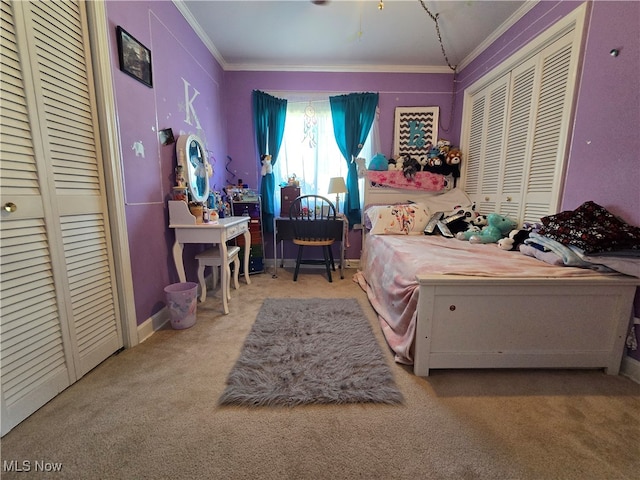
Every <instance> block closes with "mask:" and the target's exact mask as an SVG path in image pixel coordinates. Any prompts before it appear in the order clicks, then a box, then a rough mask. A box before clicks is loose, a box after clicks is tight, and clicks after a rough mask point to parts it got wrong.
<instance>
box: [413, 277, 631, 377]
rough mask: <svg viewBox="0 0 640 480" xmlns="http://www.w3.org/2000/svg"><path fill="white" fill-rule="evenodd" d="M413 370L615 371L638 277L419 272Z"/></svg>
mask: <svg viewBox="0 0 640 480" xmlns="http://www.w3.org/2000/svg"><path fill="white" fill-rule="evenodd" d="M417 279H418V282H419V284H420V293H419V298H418V320H417V326H416V339H415V356H414V358H415V360H414V373H415V374H416V375H419V376H427V375H429V370H430V369H433V368H436V369H437V368H605V369H606V372H607V373H608V374H612V375H616V374H617V373H618V371H619V369H620V363H621V360H622V353H623V350H624V339H625V335H626V332H627V329H628V326H629V321H630V318H631V314H632V306H633V298H634V294H635V290H636V287H637V286H638V285H640V279H637V278H633V277H618V276H610V277H608V276H601V277H576V278H562V279H553V278H537V279H525V278H489V277H471V276H458V275H425V276H420V275H419V276H418V277H417Z"/></svg>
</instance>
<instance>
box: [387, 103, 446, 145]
mask: <svg viewBox="0 0 640 480" xmlns="http://www.w3.org/2000/svg"><path fill="white" fill-rule="evenodd" d="M439 112H440V109H439V107H396V111H395V128H394V133H393V156H394V157H397V156H399V155H402V154H408V155H411V156H412V157H419V156H422V155H426V154H427V153H428V152H429V148H430V145H435V144H436V143H437V142H438V115H439Z"/></svg>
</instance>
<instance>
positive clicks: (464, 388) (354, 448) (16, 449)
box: [1, 270, 640, 480]
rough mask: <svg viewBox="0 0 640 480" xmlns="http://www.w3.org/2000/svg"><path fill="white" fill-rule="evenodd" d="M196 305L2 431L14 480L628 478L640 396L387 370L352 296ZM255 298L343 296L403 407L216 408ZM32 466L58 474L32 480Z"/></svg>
mask: <svg viewBox="0 0 640 480" xmlns="http://www.w3.org/2000/svg"><path fill="white" fill-rule="evenodd" d="M251 278H252V284H251V285H249V286H247V285H245V284H244V283H241V286H240V290H239V291H235V290H234V291H232V297H233V298H232V300H231V302H230V309H231V313H230V314H229V315H222V314H221V313H220V311H221V306H220V301H219V291H218V290H216V291H214V292H209V297H208V298H207V301H206V302H205V303H204V304H199V305H198V322H197V324H196V325H195V326H194V327H192V328H190V329H188V330H183V331H173V330H163V331H160V332H157V333H156V334H155V335H153V336H152V337H151V338H150V339H149V340H147V341H146V342H144V343H143V344H141V345H139V346H137V347H136V348H133V349H130V350H127V351H124V352H122V353H121V354H120V355H118V356H114V357H111V358H110V359H108V360H107V361H106V362H104V363H103V364H102V365H100V366H99V367H98V368H96V369H95V370H94V371H92V372H90V373H89V374H87V375H86V376H85V377H84V378H83V379H82V380H80V381H79V382H78V383H76V384H75V385H73V386H71V387H70V388H68V389H67V390H66V391H64V392H62V393H61V394H60V395H59V396H58V397H56V398H55V399H54V400H52V401H51V402H49V403H48V404H47V405H45V406H44V407H43V408H41V409H40V410H39V411H38V412H36V413H35V414H34V415H32V416H31V417H30V418H28V419H27V420H25V421H24V422H23V423H22V424H20V425H19V426H17V427H16V428H14V429H13V430H12V431H11V432H10V433H9V434H7V435H6V436H5V437H4V438H3V439H2V441H1V455H2V460H3V465H6V463H5V462H9V461H12V460H14V461H17V462H18V463H19V464H22V462H24V461H28V462H30V465H31V469H32V471H31V472H28V473H7V472H3V473H2V475H1V476H2V479H11V478H19V479H26V478H51V479H58V478H73V479H221V480H225V479H279V480H280V479H365V480H368V479H411V480H414V479H491V480H496V479H510V480H511V479H534V480H539V479H554V480H555V479H580V480H588V479H594V480H603V479H606V480H617V479H630V480H631V479H634V480H635V479H637V478H638V475H640V447H639V446H638V445H639V442H638V440H639V439H640V385H638V384H635V383H633V382H632V381H630V380H628V379H626V378H623V377H611V376H606V375H604V374H603V373H602V372H599V371H485V370H483V371H435V372H433V374H432V375H431V376H430V377H428V378H418V377H415V376H414V375H413V374H412V373H411V372H410V371H409V370H408V369H407V368H405V367H402V366H399V365H395V364H393V362H392V356H391V354H390V353H389V351H388V350H387V349H386V347H385V345H384V340H383V338H382V336H381V334H380V329H379V327H378V326H377V321H376V319H375V315H374V313H373V311H372V309H371V307H370V306H369V304H368V302H367V300H366V296H365V294H364V292H362V291H360V289H359V287H358V286H357V285H356V284H354V283H353V282H352V281H351V274H350V273H349V272H348V273H347V275H346V278H345V279H344V280H340V279H339V278H336V279H334V282H333V283H328V282H327V281H326V280H325V279H324V277H323V276H322V275H321V273H320V271H317V273H316V271H309V270H303V271H302V272H301V274H300V277H299V280H298V282H296V283H293V282H292V280H291V279H292V274H291V272H290V271H283V270H280V272H279V277H278V278H276V279H273V278H271V275H269V274H259V275H254V276H252V277H251ZM267 297H288V298H296V297H326V298H336V297H342V298H347V297H355V298H358V299H359V302H360V304H361V306H362V307H363V310H364V311H365V313H366V314H367V315H368V317H369V319H370V321H371V324H372V326H373V327H374V332H375V334H376V337H377V338H378V341H379V343H380V345H381V346H382V348H383V351H384V353H385V355H386V358H387V360H388V362H389V364H390V365H391V368H392V371H393V373H394V375H395V379H396V383H397V385H398V387H399V388H400V390H401V391H402V394H403V395H404V398H405V403H404V404H403V405H400V406H392V405H375V404H355V405H340V406H336V405H325V406H302V407H295V408H261V409H246V408H242V407H223V408H221V407H217V405H216V401H217V399H218V398H219V397H220V395H221V393H222V392H223V390H224V388H225V379H226V377H227V375H228V373H229V371H230V370H231V368H232V367H233V365H234V363H235V361H236V358H237V357H238V355H239V353H240V349H241V347H242V344H243V341H244V339H245V337H246V335H247V333H248V332H249V330H250V329H251V325H252V322H253V320H254V319H255V317H256V314H257V311H258V309H259V307H260V305H261V304H262V300H263V299H264V298H267ZM36 461H41V462H42V461H44V462H60V463H61V464H62V472H61V473H56V474H46V475H45V474H43V473H42V472H35V471H34V466H35V462H36Z"/></svg>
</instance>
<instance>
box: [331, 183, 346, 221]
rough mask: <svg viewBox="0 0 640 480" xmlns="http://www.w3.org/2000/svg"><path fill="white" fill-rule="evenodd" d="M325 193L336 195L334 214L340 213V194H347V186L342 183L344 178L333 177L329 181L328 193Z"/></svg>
mask: <svg viewBox="0 0 640 480" xmlns="http://www.w3.org/2000/svg"><path fill="white" fill-rule="evenodd" d="M327 193H335V194H336V214H338V213H340V194H341V193H347V186H346V185H345V183H344V178H342V177H333V178H332V179H331V180H329V191H328V192H327Z"/></svg>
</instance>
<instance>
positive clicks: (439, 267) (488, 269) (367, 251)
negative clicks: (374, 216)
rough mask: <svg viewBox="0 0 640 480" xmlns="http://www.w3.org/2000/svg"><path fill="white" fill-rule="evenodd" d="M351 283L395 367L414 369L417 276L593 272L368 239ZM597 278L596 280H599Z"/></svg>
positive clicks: (494, 249)
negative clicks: (368, 307) (374, 318)
mask: <svg viewBox="0 0 640 480" xmlns="http://www.w3.org/2000/svg"><path fill="white" fill-rule="evenodd" d="M363 250H364V253H363V257H362V260H361V267H360V268H361V270H360V271H359V272H358V273H356V275H354V281H356V282H358V283H359V285H360V286H361V287H362V288H363V289H364V290H365V291H366V292H367V296H368V297H369V301H370V302H371V304H372V305H373V308H374V309H375V310H376V312H377V313H378V318H379V320H380V326H381V328H382V332H383V334H384V336H385V338H386V340H387V343H388V344H389V346H390V347H391V349H392V350H393V351H394V352H395V357H396V362H398V363H404V364H407V365H411V364H413V338H414V336H415V330H416V318H417V317H416V310H417V305H418V282H417V280H416V275H417V274H442V275H455V274H458V275H474V276H483V277H525V278H531V277H542V278H544V277H575V276H587V277H589V276H590V277H593V276H595V275H597V274H594V272H593V271H592V270H588V269H584V268H575V267H566V266H563V267H558V266H554V265H549V264H547V263H545V262H541V261H540V260H537V259H535V258H532V257H528V256H526V255H523V254H521V253H520V252H515V251H505V250H501V249H500V248H499V247H498V245H497V244H495V243H492V244H470V243H469V242H465V241H461V240H456V239H448V238H444V237H440V236H426V235H419V236H413V237H412V236H405V235H367V237H366V245H365V248H364V249H363ZM598 276H599V275H598Z"/></svg>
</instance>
